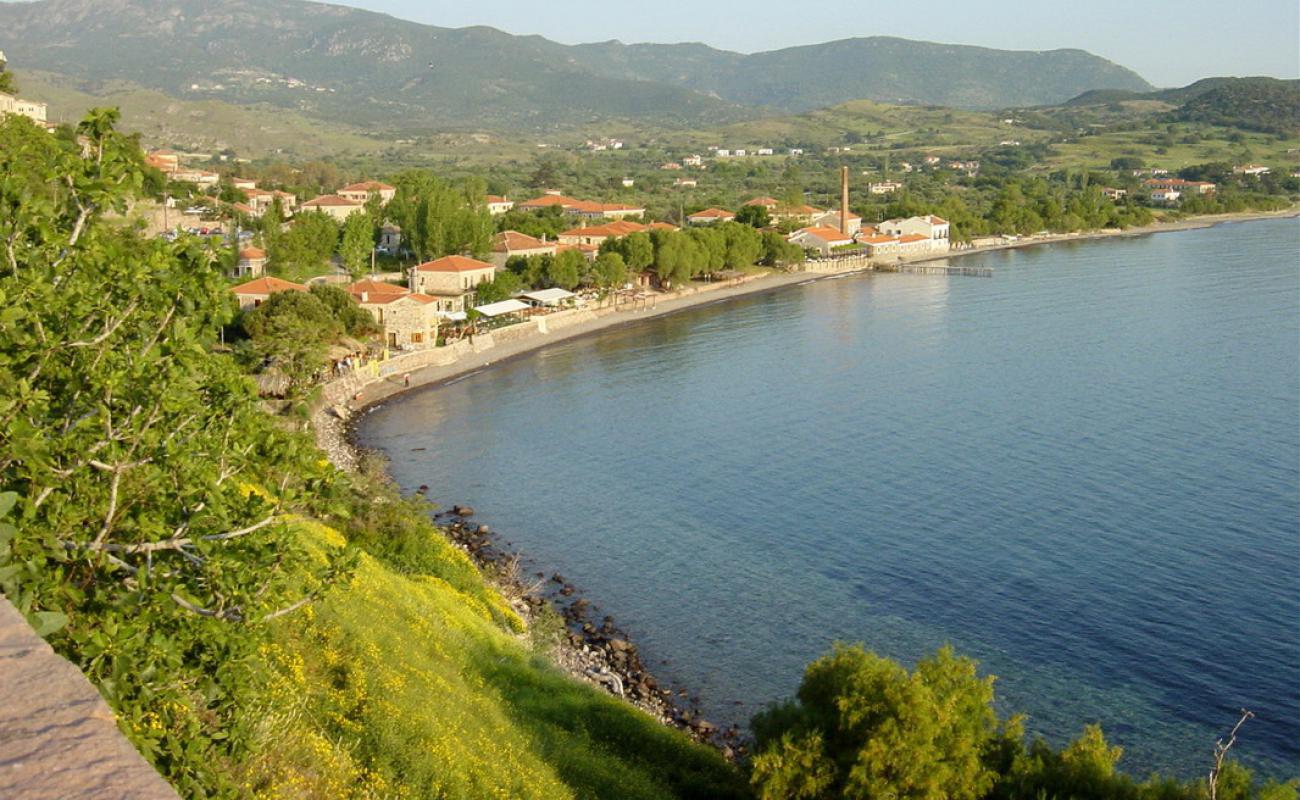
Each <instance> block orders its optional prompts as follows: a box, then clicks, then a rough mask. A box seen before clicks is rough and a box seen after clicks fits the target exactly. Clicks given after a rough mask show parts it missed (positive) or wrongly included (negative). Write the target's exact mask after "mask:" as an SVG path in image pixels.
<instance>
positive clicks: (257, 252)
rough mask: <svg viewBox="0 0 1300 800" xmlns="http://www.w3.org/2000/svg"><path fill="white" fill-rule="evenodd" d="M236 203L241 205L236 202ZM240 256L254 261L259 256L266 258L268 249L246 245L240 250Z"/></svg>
mask: <svg viewBox="0 0 1300 800" xmlns="http://www.w3.org/2000/svg"><path fill="white" fill-rule="evenodd" d="M236 205H239V204H238V203H236ZM239 257H240V258H242V259H244V260H245V261H254V260H256V259H259V258H266V251H265V250H263V249H261V248H259V247H245V248H244V249H243V250H240V251H239Z"/></svg>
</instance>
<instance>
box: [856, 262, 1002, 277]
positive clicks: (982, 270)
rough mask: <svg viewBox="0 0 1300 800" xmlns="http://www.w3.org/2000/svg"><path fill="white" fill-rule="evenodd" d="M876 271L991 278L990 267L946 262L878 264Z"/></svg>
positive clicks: (991, 271)
mask: <svg viewBox="0 0 1300 800" xmlns="http://www.w3.org/2000/svg"><path fill="white" fill-rule="evenodd" d="M876 272H902V273H906V274H908V275H961V276H964V277H967V278H992V277H993V268H992V267H954V266H950V265H946V264H880V265H878V266H877V267H876Z"/></svg>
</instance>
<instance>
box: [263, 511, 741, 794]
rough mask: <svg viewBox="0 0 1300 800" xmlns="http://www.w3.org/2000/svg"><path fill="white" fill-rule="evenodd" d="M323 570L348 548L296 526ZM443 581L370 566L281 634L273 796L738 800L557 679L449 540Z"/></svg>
mask: <svg viewBox="0 0 1300 800" xmlns="http://www.w3.org/2000/svg"><path fill="white" fill-rule="evenodd" d="M298 527H299V529H300V532H301V535H302V536H303V538H304V540H305V541H307V542H308V543H309V546H310V547H311V548H312V549H314V551H315V553H316V556H317V557H318V558H321V559H329V558H335V557H338V554H339V553H340V552H342V550H343V548H344V547H345V544H346V542H345V539H344V538H343V535H342V534H340V533H339V532H338V531H336V530H334V529H332V528H329V527H326V526H324V525H322V524H319V523H316V522H311V521H305V520H304V521H302V522H300V523H299V524H298ZM428 546H429V547H431V548H432V549H433V550H434V551H435V553H434V558H435V559H436V562H437V571H438V572H439V573H441V575H442V576H441V577H435V576H433V575H427V574H410V573H407V574H402V573H399V572H398V571H397V570H395V569H394V568H393V567H391V566H388V565H387V564H385V563H384V562H381V561H380V560H378V559H376V558H375V557H372V556H370V555H367V554H362V555H361V556H360V561H359V563H358V567H357V570H356V572H355V574H354V577H353V578H352V580H351V581H350V582H349V583H348V584H347V585H343V586H337V587H334V588H333V589H331V590H330V591H329V593H328V594H327V595H326V596H325V597H324V598H323V600H322V601H320V602H318V603H316V604H315V605H314V606H311V607H309V610H308V612H307V613H305V614H300V615H296V616H293V617H286V618H284V619H283V620H282V621H279V622H278V623H277V625H278V627H277V629H276V632H275V634H274V635H273V643H272V644H271V645H269V646H267V647H264V648H263V657H264V663H263V664H262V665H261V666H260V668H259V671H260V672H262V673H263V674H264V675H265V676H266V678H265V680H264V686H265V687H266V688H265V690H264V691H262V692H261V695H260V702H259V703H258V704H257V705H255V706H254V707H252V708H249V709H247V712H246V713H247V714H248V716H249V718H250V719H252V720H256V721H257V722H256V725H257V734H256V735H257V738H258V740H259V741H260V742H261V746H259V747H258V748H256V749H257V750H258V752H259V753H260V755H259V757H258V758H257V760H255V761H254V762H252V763H249V764H245V765H242V766H241V767H240V768H239V769H240V772H241V775H240V778H241V782H243V784H244V785H245V786H246V788H247V789H248V790H249V791H250V792H251V793H253V794H255V795H256V796H259V797H268V798H286V800H287V798H294V799H295V800H300V799H303V798H308V799H309V798H338V797H464V798H471V797H473V798H478V797H502V798H570V797H575V798H582V797H593V798H594V797H620V798H668V797H701V798H703V797H710V798H711V797H728V796H742V795H743V794H744V784H743V780H742V779H741V778H740V775H739V773H738V772H737V771H736V770H734V769H733V768H731V767H730V766H729V765H727V764H726V762H724V761H723V760H722V759H721V757H720V756H718V755H717V753H716V752H714V751H712V750H710V749H708V748H705V747H702V746H699V745H695V744H693V743H692V742H690V740H689V739H687V738H686V737H685V736H684V735H683V734H681V733H679V732H677V731H675V730H671V729H668V728H665V727H663V726H661V725H659V724H658V723H656V722H655V721H654V720H652V719H651V718H650V717H648V716H646V715H644V714H642V713H641V712H640V711H637V710H635V709H633V708H632V707H630V706H628V705H626V704H624V703H621V702H619V701H616V700H614V699H613V698H611V697H609V696H608V695H605V694H603V693H601V692H599V691H597V690H595V689H592V688H591V687H588V686H587V685H585V684H581V683H578V682H576V681H574V680H572V679H570V678H568V677H566V676H564V675H561V674H560V673H558V672H556V671H555V670H554V668H553V667H551V666H549V665H548V664H547V663H546V662H545V661H544V660H543V659H542V658H541V657H539V656H538V655H537V654H535V653H534V652H532V651H531V649H530V647H529V646H528V645H527V644H526V642H525V640H524V639H522V638H521V637H520V636H518V635H517V634H515V633H513V632H512V631H511V628H512V627H513V628H518V627H519V621H518V619H517V618H515V617H514V614H513V612H511V611H510V610H509V609H508V608H507V607H506V606H505V605H504V604H503V603H502V601H501V599H500V598H499V596H498V595H497V594H496V593H495V592H494V591H492V590H491V589H489V588H488V587H486V585H485V584H484V583H483V582H482V579H481V578H480V577H479V576H478V573H477V570H476V569H475V568H474V567H473V566H472V565H471V564H470V563H469V561H468V559H467V558H466V557H465V556H464V555H463V554H462V553H461V552H460V551H458V550H456V549H455V548H453V547H452V546H451V545H450V544H447V543H446V542H445V541H443V540H441V539H437V540H436V541H432V542H429V543H428Z"/></svg>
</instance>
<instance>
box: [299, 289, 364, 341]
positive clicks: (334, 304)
mask: <svg viewBox="0 0 1300 800" xmlns="http://www.w3.org/2000/svg"><path fill="white" fill-rule="evenodd" d="M311 295H312V297H315V298H316V299H317V300H319V301H320V303H321V305H323V306H324V307H325V309H326V310H327V311H328V312H329V314H330V316H332V317H333V318H334V319H335V320H336V321H337V322H338V323H339V324H340V325H342V326H343V330H344V332H345V333H347V335H348V336H368V335H370V334H374V333H378V332H379V325H378V324H377V323H376V322H375V318H374V316H373V315H371V313H370V312H369V311H367V310H365V309H364V308H362V307H361V306H360V305H359V304H358V303H357V301H356V300H355V299H354V298H353V297H352V295H350V294H348V293H347V292H346V291H344V290H343V289H340V288H339V287H337V286H330V285H328V284H319V285H316V286H313V287H311Z"/></svg>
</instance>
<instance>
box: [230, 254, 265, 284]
mask: <svg viewBox="0 0 1300 800" xmlns="http://www.w3.org/2000/svg"><path fill="white" fill-rule="evenodd" d="M265 272H266V251H265V250H263V249H261V248H260V247H251V246H250V247H245V248H244V249H242V250H240V251H239V260H238V261H236V262H235V277H237V278H257V277H261V275H262V274H263V273H265Z"/></svg>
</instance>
